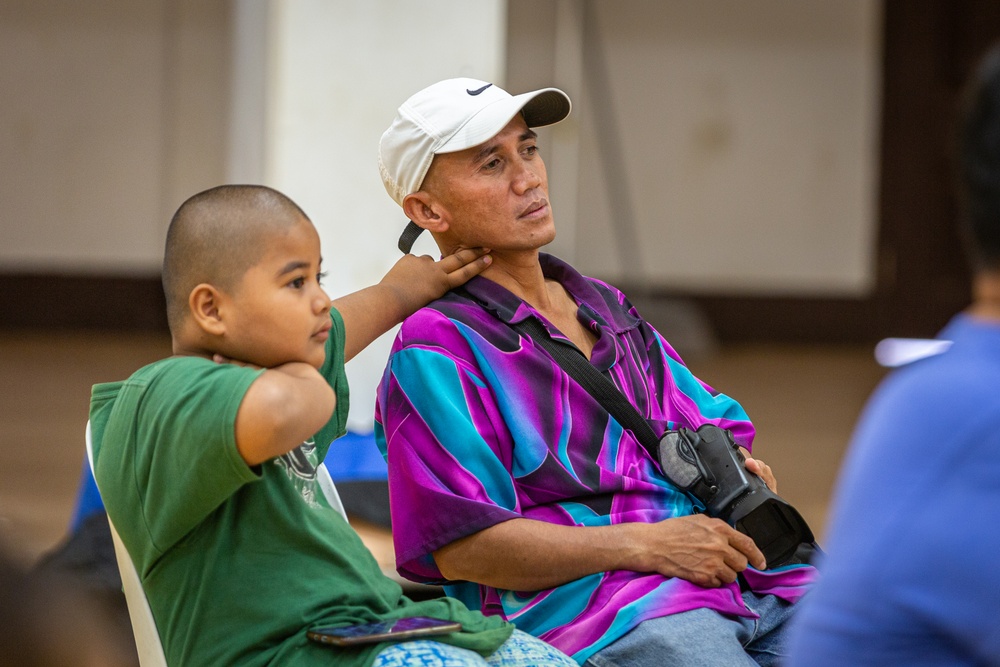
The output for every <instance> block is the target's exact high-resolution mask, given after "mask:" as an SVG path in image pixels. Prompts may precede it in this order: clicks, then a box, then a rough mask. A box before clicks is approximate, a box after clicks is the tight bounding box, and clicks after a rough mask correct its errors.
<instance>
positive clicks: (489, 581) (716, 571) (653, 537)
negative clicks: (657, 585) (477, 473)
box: [434, 514, 766, 591]
mask: <svg viewBox="0 0 1000 667" xmlns="http://www.w3.org/2000/svg"><path fill="white" fill-rule="evenodd" d="M434 560H435V562H436V563H437V566H438V569H439V570H441V574H443V575H444V576H445V578H447V579H451V580H454V581H474V582H476V583H480V584H485V585H487V586H492V587H494V588H503V589H508V590H515V591H537V590H543V589H546V588H553V587H555V586H560V585H562V584H565V583H568V582H570V581H574V580H576V579H579V578H581V577H585V576H587V575H590V574H594V573H597V572H607V571H609V570H632V571H634V572H658V573H660V574H662V575H663V576H665V577H680V578H682V579H686V580H687V581H690V582H692V583H695V584H698V585H699V586H706V587H714V586H722V585H724V584H728V583H732V582H733V581H735V580H736V576H737V574H738V573H739V572H742V571H743V570H744V569H746V567H747V565H753V566H754V567H756V568H759V569H763V568H764V567H765V566H766V562H765V560H764V555H763V554H762V553H761V552H760V550H759V549H758V548H757V547H756V545H754V543H753V540H751V539H750V538H749V537H747V536H746V535H744V534H743V533H740V532H738V531H737V530H735V529H734V528H732V527H731V526H729V525H727V524H726V523H725V522H723V521H721V520H719V519H712V518H709V517H707V516H705V515H704V514H693V515H690V516H682V517H676V518H673V519H665V520H663V521H658V522H656V523H638V522H637V523H620V524H615V525H611V526H593V527H578V526H559V525H555V524H550V523H545V522H541V521H532V520H530V519H511V520H510V521H505V522H503V523H500V524H497V525H495V526H491V527H489V528H486V529H485V530H481V531H480V532H478V533H475V534H473V535H469V536H468V537H464V538H462V539H460V540H456V541H455V542H452V543H451V544H449V545H447V546H444V547H442V548H440V549H438V550H437V551H435V552H434Z"/></svg>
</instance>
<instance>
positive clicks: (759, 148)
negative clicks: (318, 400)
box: [0, 0, 881, 295]
mask: <svg viewBox="0 0 1000 667" xmlns="http://www.w3.org/2000/svg"><path fill="white" fill-rule="evenodd" d="M231 1H232V0H230V1H228V2H227V0H144V1H143V2H132V1H130V0H88V2H85V3H74V2H68V1H66V0H0V90H3V91H4V98H5V100H4V103H3V105H0V127H3V128H4V131H3V132H2V133H0V201H2V202H3V207H2V210H3V214H2V217H0V272H12V271H22V270H29V271H41V272H49V273H51V272H69V273H74V272H81V271H82V272H93V273H104V274H112V275H120V274H126V275H127V274H130V273H141V274H148V275H153V274H155V273H156V272H157V270H158V265H159V259H160V253H161V247H162V238H163V234H164V231H165V228H166V223H167V219H168V217H169V215H170V213H171V212H172V211H173V210H174V209H175V208H176V206H177V205H178V204H179V203H180V201H181V200H182V199H183V198H184V197H186V196H187V195H189V194H191V193H192V192H195V191H196V190H198V189H201V188H203V187H208V186H210V185H214V184H216V183H218V182H221V181H224V180H227V179H232V178H236V179H238V180H265V181H268V182H271V184H273V185H276V186H278V187H280V188H283V189H286V190H287V191H289V194H291V195H292V196H293V197H295V198H297V199H300V200H301V202H300V203H302V205H303V206H304V207H306V209H307V210H308V211H309V212H310V213H312V214H314V217H316V218H317V221H318V224H319V226H320V228H321V230H323V235H324V241H325V242H326V243H327V245H328V246H329V245H332V243H334V242H338V243H350V244H351V247H352V248H356V249H358V252H357V253H356V254H355V255H352V259H350V260H349V261H348V262H347V263H345V264H344V265H342V266H341V267H339V268H338V272H339V273H340V275H336V273H337V272H335V277H336V278H337V280H331V284H334V283H336V284H338V285H341V284H343V285H347V286H354V285H355V284H360V283H363V282H365V281H367V280H370V279H372V277H373V275H374V273H372V271H373V270H374V268H375V265H374V264H373V263H371V262H370V261H368V259H366V258H367V257H368V256H369V255H370V254H371V253H374V252H377V247H381V246H382V245H384V244H385V241H384V238H388V237H389V236H392V235H393V234H394V233H395V230H396V228H397V223H398V222H399V220H398V217H397V215H396V213H395V212H394V209H393V208H392V204H391V202H389V200H388V199H387V198H385V197H384V195H382V193H381V190H380V187H381V186H380V185H379V184H378V181H377V177H376V175H375V172H374V168H373V167H372V166H371V165H372V160H373V158H372V157H371V156H372V152H371V150H370V148H371V146H372V145H373V142H374V141H375V140H377V133H378V132H377V128H376V127H375V126H376V125H378V126H381V125H382V124H384V123H386V122H388V119H389V117H390V116H391V107H392V106H393V105H394V104H395V101H396V99H397V98H401V97H402V96H404V95H405V94H406V93H408V92H409V90H411V89H413V88H416V87H418V86H419V85H422V84H424V83H427V82H429V81H430V80H432V79H434V78H438V77H439V76H449V75H452V74H455V73H471V74H476V73H477V70H484V71H490V72H494V74H477V75H480V76H484V77H485V76H495V77H496V78H497V79H498V80H503V79H506V83H507V87H508V88H509V89H511V90H513V91H519V90H524V89H527V88H529V87H534V86H541V85H553V84H554V85H559V86H561V87H563V88H564V89H566V90H567V91H568V92H569V93H570V95H571V96H572V97H573V100H574V105H575V106H574V113H573V115H572V116H571V118H570V119H569V120H568V121H566V122H565V123H563V124H560V125H559V126H557V127H556V128H553V129H552V130H551V131H549V132H547V133H545V134H544V135H543V149H544V150H545V155H546V157H547V160H548V164H549V166H550V172H551V177H552V190H553V192H552V196H553V201H554V203H555V204H556V212H557V217H558V221H559V223H558V224H559V227H560V237H559V238H558V239H557V241H556V243H555V244H554V245H553V247H552V249H553V250H554V251H555V252H557V253H558V254H561V255H564V256H566V257H568V258H570V259H572V260H573V261H575V262H576V263H577V264H578V265H579V266H580V268H581V269H583V270H584V271H586V272H589V273H593V274H596V275H601V276H605V277H608V278H611V279H613V280H619V279H630V278H631V279H634V278H635V274H634V272H636V271H641V276H642V277H644V278H645V279H646V281H647V282H649V283H651V284H653V285H655V286H658V287H665V288H668V289H679V290H689V291H708V292H716V293H717V292H723V293H735V294H739V293H766V294H783V293H795V294H807V295H812V294H816V295H829V294H844V295H852V294H863V293H864V292H865V290H866V289H867V287H868V285H869V284H870V282H871V278H872V276H871V272H872V271H871V264H872V259H871V253H872V248H873V246H874V229H875V179H876V174H877V172H878V168H877V167H878V165H877V120H878V108H879V99H878V91H879V89H880V85H881V84H880V82H879V81H878V70H879V62H880V49H881V46H880V43H879V37H880V25H879V20H880V16H879V8H880V3H879V2H878V1H877V0H812V1H811V2H808V3H802V2H799V1H798V0H754V1H753V2H745V1H744V0H713V1H712V2H701V1H700V0H673V1H671V2H661V1H659V0H619V1H618V2H583V1H582V0H579V1H578V0H511V2H509V4H508V17H509V18H508V26H507V37H506V44H507V57H506V63H505V64H506V76H504V74H503V71H504V63H502V62H501V63H500V64H499V65H487V66H485V67H484V66H483V65H482V63H485V62H488V61H489V58H491V57H492V55H490V54H486V55H485V58H486V59H485V60H484V53H483V52H482V51H483V48H485V49H486V50H487V51H489V50H490V49H491V48H492V47H491V46H489V44H492V42H489V40H487V42H486V43H484V44H483V45H476V44H473V45H471V46H468V45H465V46H462V44H463V43H462V42H461V41H460V40H456V39H451V40H443V41H442V40H438V41H436V42H434V43H435V44H437V43H439V42H440V48H436V49H430V48H429V47H428V42H427V41H426V34H427V31H426V30H422V29H421V30H418V29H417V28H418V26H417V25H416V24H414V23H413V17H407V16H400V15H399V13H398V12H394V11H393V10H392V8H393V4H392V2H382V3H378V2H376V3H366V4H365V5H355V4H352V3H349V2H344V3H340V2H337V3H333V2H317V1H315V0H298V1H297V2H274V1H272V0H241V1H240V2H238V3H235V4H233V5H232V6H231V5H230V2H231ZM442 2H443V0H442ZM444 4H446V3H444ZM466 4H467V3H466ZM487 5H488V6H489V7H490V9H487V10H482V9H480V10H478V11H479V12H480V13H479V14H477V13H476V12H475V11H471V10H469V11H467V14H468V16H466V15H465V14H463V15H462V16H466V18H462V17H461V16H460V17H458V18H457V19H456V20H457V21H459V22H468V23H474V24H476V25H477V29H478V28H479V27H481V25H480V23H481V16H482V12H483V11H485V12H486V13H487V14H489V13H490V12H495V11H496V8H497V7H503V4H502V3H500V2H497V1H494V2H491V3H484V5H483V6H487ZM587 6H590V7H591V8H593V9H594V15H593V20H592V21H590V22H589V23H588V24H587V25H588V28H587V30H596V33H589V32H588V33H587V34H586V35H585V34H584V32H585V30H584V28H583V27H582V26H583V23H584V22H583V18H584V10H585V8H586V7H587ZM248 7H249V9H248ZM237 9H238V10H239V11H237ZM278 10H280V11H278ZM476 17H480V18H478V19H477V18H476ZM290 21H291V22H292V23H291V24H289V22H290ZM296 22H297V24H298V26H299V27H297V28H296V29H295V32H294V33H293V32H289V31H288V30H289V27H290V25H291V27H294V26H295V25H296ZM325 23H329V24H330V28H326V27H325V26H324V24H325ZM248 25H249V26H250V28H249V29H248V28H247V26H248ZM262 26H263V27H262ZM303 26H304V27H303ZM455 30H456V31H457V32H455V33H454V34H458V35H462V34H468V35H475V34H476V32H475V31H467V32H466V33H463V32H461V26H458V27H456V28H455ZM237 31H238V32H237ZM255 31H256V32H255ZM234 32H236V34H237V36H239V37H242V42H240V41H239V40H238V39H237V40H235V42H236V43H233V42H234V39H233V37H231V35H232V34H233V33H234ZM490 34H491V35H492V34H496V33H495V32H494V33H490ZM388 45H394V47H395V48H397V49H398V51H394V50H392V49H389V48H387V47H388ZM595 45H599V46H600V48H599V49H595ZM448 48H450V49H451V51H448ZM266 49H272V50H273V51H274V53H277V54H280V57H278V56H274V54H273V53H272V55H271V56H268V55H267V54H266ZM456 49H458V51H456ZM231 53H237V54H239V56H240V58H243V59H245V58H249V60H241V63H240V67H239V68H237V71H241V72H242V73H243V74H242V75H241V76H236V77H234V76H232V75H231V67H230V65H231V63H230V61H231V55H230V54H231ZM392 53H405V54H409V55H408V56H407V57H402V58H394V57H393V56H392ZM463 54H465V55H463ZM595 54H603V56H604V62H605V63H606V65H607V67H608V71H609V73H610V81H611V84H610V89H609V90H597V85H598V83H599V78H598V77H597V76H596V75H595V72H594V67H595V65H594V63H595V62H600V61H595V59H594V56H595ZM476 63H479V64H478V65H477V64H476ZM421 74H425V75H426V76H424V77H423V78H421ZM316 82H319V83H320V84H322V85H319V84H317V83H316ZM359 82H360V83H359ZM410 82H412V84H413V85H407V84H409V83H410ZM383 84H384V85H383ZM233 91H235V93H234V92H233ZM389 91H391V93H390V92H389ZM382 93H385V94H386V96H385V98H384V99H383V98H379V97H376V95H377V94H382ZM233 95H235V96H236V99H238V100H239V103H238V104H236V105H231V104H230V100H231V99H232V98H233ZM602 105H606V106H602ZM231 106H234V108H230V107H231ZM601 109H604V111H608V110H610V112H611V113H613V115H614V117H615V118H616V119H617V121H618V128H619V131H620V136H619V139H618V140H617V141H616V142H614V143H613V148H614V149H615V150H619V151H620V153H619V155H620V156H621V157H623V160H624V161H623V167H622V168H621V169H620V170H618V171H616V172H614V173H611V174H609V173H608V172H606V171H605V168H606V167H607V166H608V165H613V164H614V162H613V159H611V158H614V157H615V156H614V155H610V156H609V154H608V151H607V149H602V148H601V146H600V145H599V143H598V141H597V139H598V136H599V135H598V130H599V129H600V130H601V131H605V130H606V128H607V123H605V122H603V121H602V117H601V115H600V113H599V111H600V110H601ZM357 118H361V119H364V120H365V124H363V125H359V126H357V127H356V131H352V132H348V133H345V132H343V131H342V130H343V128H345V127H348V126H349V123H351V122H352V121H351V119H357ZM369 119H370V122H368V121H369ZM354 122H356V120H355V121H354ZM303 123H304V124H306V125H307V126H308V127H310V128H313V129H311V130H310V131H309V132H298V131H289V128H292V129H293V130H294V128H295V127H296V126H299V125H302V124H303ZM369 125H370V127H369ZM261 134H263V135H265V136H264V137H263V138H261V136H260V135H261ZM345 165H346V166H345ZM616 176H617V177H620V179H621V182H622V183H623V184H624V185H623V187H622V189H621V190H615V189H614V188H612V187H611V186H612V185H613V184H614V181H615V177H616ZM361 177H364V178H365V179H366V180H364V181H363V182H361V185H358V184H357V183H356V180H355V179H359V178H361ZM616 193H617V194H618V195H621V194H622V193H624V196H625V197H626V199H625V200H624V201H625V202H626V203H627V204H629V205H631V207H632V208H633V210H634V214H635V216H634V217H635V222H636V226H637V230H638V241H637V243H636V244H635V245H636V247H637V248H639V250H638V253H637V254H636V253H635V252H633V251H632V250H631V249H629V248H624V250H625V252H626V253H632V254H631V255H629V256H633V257H634V258H635V260H634V261H631V262H623V261H622V260H621V259H620V257H621V256H622V255H621V252H620V250H621V249H622V244H621V243H620V242H619V240H620V239H621V238H622V234H621V228H620V227H614V226H612V224H611V221H614V220H619V221H620V220H621V218H622V216H621V215H619V214H618V213H617V212H620V210H621V207H620V206H619V204H618V200H616V199H615V195H616ZM342 204H346V206H347V208H346V209H345V208H344V207H343V205H342ZM612 210H615V211H616V214H615V215H613V214H612ZM350 221H356V222H355V223H354V227H355V228H356V229H361V228H363V229H364V232H363V233H359V234H357V235H355V236H353V237H350V238H348V236H347V233H346V232H344V230H343V229H340V228H338V227H337V225H341V224H344V223H345V222H347V223H350ZM331 225H332V226H331ZM334 229H336V231H333V230H334ZM372 232H375V233H374V234H373V233H372ZM423 250H424V251H427V250H428V248H427V247H425V248H423ZM629 271H632V272H633V273H632V274H630V273H629Z"/></svg>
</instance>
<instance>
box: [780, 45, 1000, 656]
mask: <svg viewBox="0 0 1000 667" xmlns="http://www.w3.org/2000/svg"><path fill="white" fill-rule="evenodd" d="M958 129H959V133H958V156H957V158H958V159H957V162H958V176H959V178H958V180H959V190H960V194H961V199H962V205H963V208H962V213H961V218H960V229H961V232H962V235H963V237H964V240H965V241H966V246H967V250H968V256H969V259H970V261H971V264H972V266H973V268H974V278H973V301H972V304H971V305H970V306H969V307H968V308H967V309H966V310H965V311H964V312H961V313H958V314H956V315H955V316H954V317H953V318H952V320H951V322H950V323H949V324H948V325H947V326H946V327H945V328H944V330H942V331H941V333H940V334H939V338H940V339H941V340H942V341H950V342H951V345H950V346H941V347H939V349H946V350H947V351H945V352H943V353H941V354H935V355H933V356H930V357H927V358H924V359H921V360H919V361H914V362H912V363H910V364H909V365H906V366H904V367H902V368H901V369H899V370H897V371H895V372H894V373H892V374H891V375H890V376H889V377H888V378H886V379H885V380H884V382H883V383H882V384H881V386H880V387H879V388H878V389H877V390H876V392H875V393H874V394H873V396H872V398H871V399H870V401H869V403H868V405H867V406H866V408H865V410H864V412H863V414H862V417H861V419H860V421H859V423H858V425H857V429H856V431H855V433H854V436H853V439H852V442H851V445H850V448H849V450H848V454H847V457H846V459H845V462H844V465H843V468H842V470H841V472H840V476H839V479H838V482H837V486H836V489H835V494H834V503H833V506H832V509H831V520H830V527H829V530H828V533H829V538H828V543H827V545H826V546H827V556H826V558H825V559H824V564H823V566H822V567H823V577H822V579H821V580H820V582H819V584H818V585H817V587H816V589H815V590H814V591H813V592H812V593H811V595H810V596H809V597H808V598H807V599H806V601H805V602H804V603H803V609H802V613H801V616H800V617H799V618H797V619H796V623H795V624H794V625H793V632H792V633H791V637H792V639H791V642H790V644H791V656H790V660H789V662H788V664H789V665H802V666H803V667H805V666H808V667H816V666H820V667H822V666H823V665H830V666H831V667H832V666H833V665H948V667H956V666H960V665H998V664H1000V632H998V631H997V629H996V618H997V609H998V608H1000V588H998V587H997V585H996V583H995V582H994V581H993V576H992V575H991V574H990V573H989V564H990V563H992V562H993V560H994V559H995V558H996V555H997V553H1000V532H998V531H997V530H996V529H995V528H994V527H993V526H992V525H991V523H990V515H991V512H992V511H993V509H994V508H996V507H1000V390H998V388H1000V49H998V48H994V49H993V50H992V51H990V52H989V53H988V54H987V56H986V57H985V59H984V60H983V61H982V62H981V64H980V66H979V68H978V70H977V71H976V72H975V75H974V77H973V79H972V80H971V82H970V84H969V89H968V90H967V91H966V98H965V100H964V108H963V112H962V115H961V118H960V124H959V128H958Z"/></svg>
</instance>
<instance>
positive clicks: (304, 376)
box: [216, 355, 337, 466]
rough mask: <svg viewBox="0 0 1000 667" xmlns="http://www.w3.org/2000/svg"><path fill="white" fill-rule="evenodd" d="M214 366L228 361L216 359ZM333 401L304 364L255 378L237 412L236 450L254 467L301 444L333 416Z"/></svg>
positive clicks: (317, 376)
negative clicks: (219, 362)
mask: <svg viewBox="0 0 1000 667" xmlns="http://www.w3.org/2000/svg"><path fill="white" fill-rule="evenodd" d="M216 361H229V360H225V359H222V358H220V357H218V355H217V357H216ZM230 363H232V362H230ZM336 403H337V400H336V396H335V395H334V392H333V388H332V387H330V385H329V384H328V383H327V381H326V379H325V378H324V377H323V376H322V375H320V374H319V372H318V371H317V370H316V369H315V368H313V367H312V366H310V365H309V364H305V363H300V362H292V363H287V364H282V365H281V366H276V367H274V368H269V369H267V370H265V371H264V372H263V373H261V374H260V377H258V378H257V379H256V380H254V382H253V384H251V385H250V388H249V389H248V390H247V393H246V395H245V396H244V397H243V400H242V402H240V408H239V410H238V411H237V413H236V449H237V451H239V453H240V456H242V457H243V460H244V461H246V462H247V465H251V466H255V465H258V464H260V463H263V462H264V461H267V460H269V459H273V458H274V457H276V456H281V455H282V454H285V453H286V452H289V451H291V450H292V449H294V448H296V447H298V446H299V445H301V444H302V443H303V442H304V441H306V440H308V439H309V438H310V437H312V436H313V434H314V433H316V432H317V431H319V430H320V429H321V428H322V427H323V426H324V425H325V424H326V423H327V422H328V421H329V420H330V416H331V415H332V414H333V409H334V407H335V406H336Z"/></svg>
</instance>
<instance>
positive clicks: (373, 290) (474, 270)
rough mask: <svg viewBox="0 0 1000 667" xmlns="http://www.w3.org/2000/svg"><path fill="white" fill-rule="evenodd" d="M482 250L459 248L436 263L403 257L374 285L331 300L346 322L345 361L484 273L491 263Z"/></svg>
mask: <svg viewBox="0 0 1000 667" xmlns="http://www.w3.org/2000/svg"><path fill="white" fill-rule="evenodd" d="M488 252H489V250H487V249H485V248H474V249H465V250H459V251H458V252H456V253H455V254H453V255H448V256H447V257H445V258H443V259H441V260H440V261H437V262H435V261H434V260H433V259H432V258H431V257H429V256H428V255H423V256H421V257H416V256H414V255H404V256H403V257H402V258H401V259H400V260H399V261H398V262H396V264H395V265H394V266H393V267H392V268H391V269H389V272H388V273H387V274H385V277H384V278H382V280H380V281H379V284H378V285H375V286H373V287H368V288H365V289H363V290H359V291H357V292H353V293H351V294H348V295H346V296H343V297H341V298H339V299H337V300H336V301H334V302H333V307H334V308H336V309H337V311H338V312H339V313H340V316H341V317H342V318H343V319H344V338H345V340H344V360H345V361H350V360H351V359H352V358H353V357H354V355H356V354H357V353H358V352H360V351H361V350H363V349H364V348H365V347H367V346H368V344H369V343H371V342H372V341H373V340H375V339H376V338H378V337H379V336H381V335H382V334H384V333H385V332H386V331H388V330H389V329H391V328H392V327H394V326H395V325H397V324H399V323H400V322H402V321H403V320H404V319H406V318H407V317H409V316H410V315H412V314H413V313H414V312H416V310H417V309H418V308H422V307H423V306H426V305H427V304H428V303H430V302H431V301H433V300H434V299H436V298H438V297H440V296H442V295H444V293H445V292H447V291H448V290H450V289H452V288H454V287H458V286H459V285H462V284H463V283H465V282H466V281H467V280H468V279H469V278H471V277H473V276H475V275H477V274H479V273H482V272H483V270H485V269H486V267H488V266H489V265H490V262H491V261H492V260H491V258H490V256H489V255H488V254H486V253H488Z"/></svg>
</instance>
